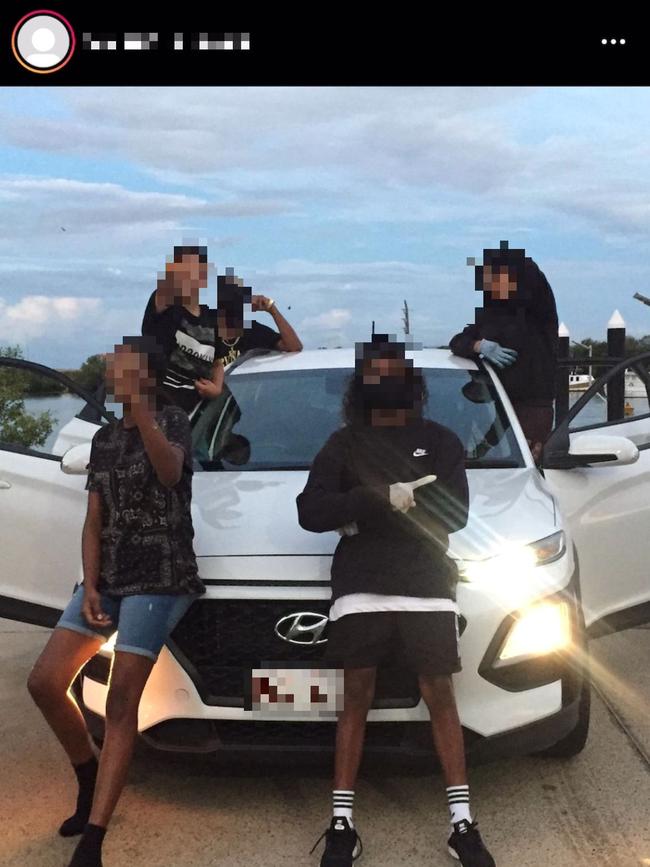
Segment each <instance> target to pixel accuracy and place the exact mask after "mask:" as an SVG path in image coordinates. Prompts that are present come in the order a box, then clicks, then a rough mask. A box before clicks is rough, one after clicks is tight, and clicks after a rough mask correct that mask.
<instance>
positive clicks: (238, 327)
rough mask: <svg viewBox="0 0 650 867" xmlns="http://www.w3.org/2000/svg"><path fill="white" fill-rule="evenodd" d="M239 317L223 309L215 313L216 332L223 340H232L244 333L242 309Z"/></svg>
mask: <svg viewBox="0 0 650 867" xmlns="http://www.w3.org/2000/svg"><path fill="white" fill-rule="evenodd" d="M241 317H242V318H241V319H237V318H235V317H234V316H233V315H232V314H230V313H228V314H226V313H225V312H224V311H223V310H220V311H219V312H218V313H217V332H218V334H219V337H221V338H222V339H223V340H234V339H235V338H237V337H241V336H242V334H243V333H244V319H243V317H244V311H243V310H242V313H241Z"/></svg>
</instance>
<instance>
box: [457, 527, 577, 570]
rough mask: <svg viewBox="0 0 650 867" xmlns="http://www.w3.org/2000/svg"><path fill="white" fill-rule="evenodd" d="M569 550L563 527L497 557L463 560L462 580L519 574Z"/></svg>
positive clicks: (459, 565) (557, 557)
mask: <svg viewBox="0 0 650 867" xmlns="http://www.w3.org/2000/svg"><path fill="white" fill-rule="evenodd" d="M565 551H566V542H565V538H564V531H563V530H560V531H559V532H557V533H553V534H552V535H551V536H546V537H545V538H544V539H540V540H539V541H537V542H531V543H530V544H529V545H513V546H511V547H508V548H507V549H506V550H504V551H503V552H502V553H501V554H497V555H496V556H495V557H488V558H486V559H485V560H461V561H459V563H458V571H459V575H460V579H461V581H485V580H489V579H499V578H516V577H517V575H519V574H520V573H521V572H525V571H527V570H529V569H533V568H534V567H535V566H545V565H546V564H548V563H552V562H553V561H554V560H559V558H560V557H562V555H563V554H564V552H565Z"/></svg>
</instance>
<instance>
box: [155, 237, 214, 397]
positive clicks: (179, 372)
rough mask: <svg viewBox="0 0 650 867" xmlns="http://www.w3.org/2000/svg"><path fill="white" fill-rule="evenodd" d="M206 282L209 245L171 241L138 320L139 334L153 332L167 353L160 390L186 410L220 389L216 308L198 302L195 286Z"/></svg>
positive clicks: (198, 289)
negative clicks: (170, 254)
mask: <svg viewBox="0 0 650 867" xmlns="http://www.w3.org/2000/svg"><path fill="white" fill-rule="evenodd" d="M207 283H208V254H207V249H206V248H205V247H191V246H184V247H174V256H173V262H168V263H167V266H166V269H165V276H164V277H163V278H161V279H159V280H158V286H157V288H156V290H155V291H154V292H153V293H152V294H151V297H150V298H149V302H148V304H147V307H146V310H145V312H144V318H143V320H142V334H143V335H151V336H152V337H155V338H156V340H157V341H158V343H160V344H161V345H162V346H163V348H164V351H165V354H166V355H167V359H168V362H167V370H166V372H165V377H164V380H163V383H162V392H163V394H164V396H165V397H166V398H167V400H168V401H169V402H170V403H173V404H176V405H177V406H180V407H181V408H182V409H184V410H185V412H187V413H188V414H191V413H192V410H194V408H195V407H196V406H197V405H198V404H199V403H200V402H201V401H202V400H205V399H207V400H211V399H213V398H216V397H218V396H219V395H220V394H221V392H222V389H223V376H224V366H223V360H222V358H221V356H222V354H224V351H223V350H222V344H221V341H219V340H218V339H217V333H216V327H215V321H214V314H213V311H211V310H210V308H209V307H208V306H207V305H206V304H200V303H199V292H200V290H201V289H202V288H205V287H206V286H207Z"/></svg>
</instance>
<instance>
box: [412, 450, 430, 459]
mask: <svg viewBox="0 0 650 867" xmlns="http://www.w3.org/2000/svg"><path fill="white" fill-rule="evenodd" d="M428 454H429V452H428V451H427V450H426V449H416V450H415V451H414V452H413V457H414V458H421V457H423V456H424V455H428Z"/></svg>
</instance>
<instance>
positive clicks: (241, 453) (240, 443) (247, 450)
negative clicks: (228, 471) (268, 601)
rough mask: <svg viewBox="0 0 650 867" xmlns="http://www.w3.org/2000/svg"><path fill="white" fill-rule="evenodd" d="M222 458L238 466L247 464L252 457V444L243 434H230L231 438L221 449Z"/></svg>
mask: <svg viewBox="0 0 650 867" xmlns="http://www.w3.org/2000/svg"><path fill="white" fill-rule="evenodd" d="M221 459H222V460H224V461H227V462H228V463H229V464H234V466H236V467H241V466H243V465H244V464H247V463H248V462H249V461H250V459H251V444H250V441H249V440H247V439H246V437H244V436H242V435H241V434H234V433H231V434H230V438H229V440H228V442H227V443H226V445H225V446H224V447H223V449H222V450H221Z"/></svg>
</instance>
